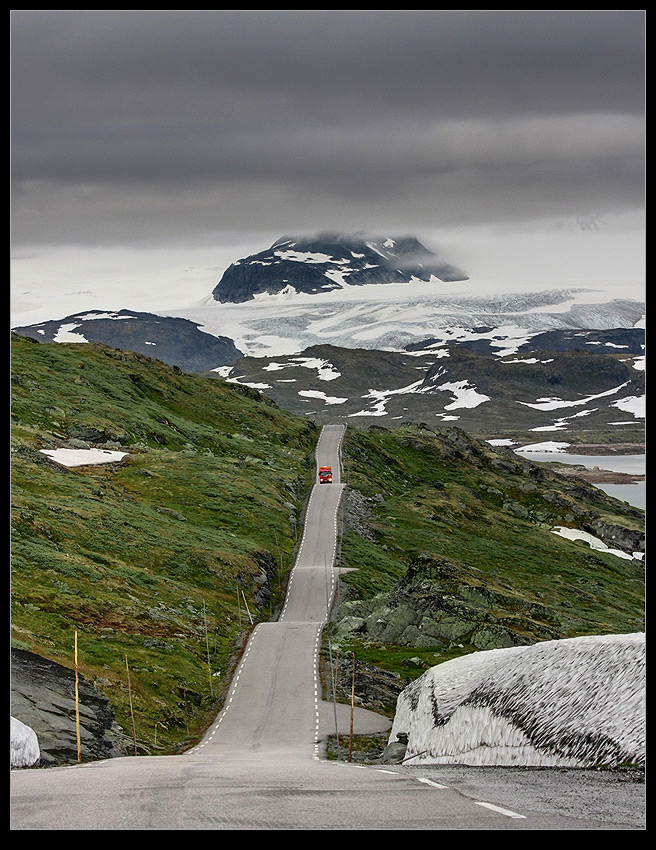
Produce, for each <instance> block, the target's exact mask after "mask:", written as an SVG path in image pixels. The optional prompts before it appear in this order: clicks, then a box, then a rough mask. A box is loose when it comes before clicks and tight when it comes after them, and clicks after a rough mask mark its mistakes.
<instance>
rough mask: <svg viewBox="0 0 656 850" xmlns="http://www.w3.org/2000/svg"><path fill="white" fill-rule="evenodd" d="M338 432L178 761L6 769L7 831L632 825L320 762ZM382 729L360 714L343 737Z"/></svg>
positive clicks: (327, 708)
mask: <svg viewBox="0 0 656 850" xmlns="http://www.w3.org/2000/svg"><path fill="white" fill-rule="evenodd" d="M342 437H343V428H342V427H341V426H325V427H324V428H323V430H322V433H321V437H320V440H319V443H318V447H317V467H319V466H332V468H333V473H334V476H333V483H332V484H331V485H328V484H321V485H319V484H316V485H315V486H314V488H313V490H312V493H311V497H310V500H309V503H308V508H307V513H306V520H305V529H304V535H303V538H302V542H301V545H300V547H299V552H298V556H297V560H296V563H295V566H294V569H293V572H292V576H291V580H290V584H289V589H288V594H287V598H286V602H285V606H284V609H283V612H282V614H281V616H280V619H279V620H278V621H277V622H272V623H269V622H267V623H260V624H259V625H258V626H257V627H256V628H255V629H254V631H253V633H252V635H251V638H250V640H249V643H248V645H247V647H246V650H245V652H244V655H243V657H242V660H241V663H240V665H239V668H238V670H237V672H236V674H235V676H234V679H233V681H232V684H231V690H230V693H229V695H228V698H227V700H226V703H225V705H224V708H223V710H222V711H221V713H220V714H219V715H218V717H217V718H216V721H215V722H214V724H213V725H212V727H211V728H210V729H209V730H208V732H207V734H206V735H205V736H204V738H203V739H202V740H201V741H200V742H199V744H198V745H197V746H195V747H194V748H193V749H191V750H190V751H188V752H187V753H185V754H184V755H180V756H148V757H139V758H116V759H109V760H106V761H101V762H91V763H88V764H82V765H72V766H67V767H58V768H48V769H43V770H14V771H12V773H11V829H12V830H66V829H68V830H71V829H73V830H79V829H88V830H108V829H121V830H199V829H214V830H245V829H249V830H264V829H266V830H283V829H287V830H301V829H306V830H309V829H312V830H318V829H321V830H331V829H332V830H335V829H349V830H360V829H367V830H383V829H384V830H402V829H403V830H407V829H412V830H414V829H441V830H445V829H452V830H455V829H458V830H460V829H474V830H480V829H488V830H489V829H608V828H615V829H631V828H634V827H631V826H626V825H610V826H609V824H608V823H602V822H598V821H593V820H588V819H586V818H572V817H563V816H562V815H560V814H558V813H557V812H549V813H544V812H529V811H521V812H519V811H515V810H514V809H512V808H510V807H506V806H502V805H498V804H495V803H494V802H488V801H487V800H480V799H472V798H471V797H469V796H467V795H466V793H461V792H460V791H459V790H457V789H456V788H453V787H448V786H446V785H444V784H442V783H440V782H438V781H436V780H435V775H434V774H433V778H431V771H430V769H427V770H426V771H425V772H423V773H422V771H413V772H411V773H409V772H408V771H404V770H403V769H402V768H395V767H389V768H387V767H383V766H362V765H356V764H345V763H340V762H334V761H325V760H323V759H322V758H321V741H322V740H323V739H325V737H326V736H327V735H329V734H332V733H334V731H335V726H336V725H338V727H339V731H340V734H348V730H349V726H350V709H349V708H348V707H347V706H336V707H335V706H334V705H333V704H332V703H331V702H328V701H324V700H322V695H321V689H320V682H319V669H318V659H319V646H320V641H321V631H322V629H323V626H324V624H325V622H326V620H327V618H328V615H329V612H330V608H331V605H332V601H333V597H334V592H335V586H336V579H337V575H338V572H339V571H338V570H337V569H336V568H335V566H334V561H335V547H336V541H337V516H338V509H339V502H340V498H341V494H342V490H343V484H342V482H341V478H340V474H339V470H340V445H341V440H342ZM389 727H390V724H389V721H387V720H386V719H385V718H382V717H380V716H378V715H376V714H374V713H372V712H368V711H364V710H362V709H358V710H356V712H355V715H354V731H355V732H356V733H364V732H383V731H386V730H387V729H389Z"/></svg>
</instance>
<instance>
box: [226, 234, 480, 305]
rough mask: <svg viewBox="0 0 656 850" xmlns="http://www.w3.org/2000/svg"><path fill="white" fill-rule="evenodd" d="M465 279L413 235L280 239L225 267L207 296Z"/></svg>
mask: <svg viewBox="0 0 656 850" xmlns="http://www.w3.org/2000/svg"><path fill="white" fill-rule="evenodd" d="M432 277H435V278H438V279H439V280H442V281H456V280H467V279H468V278H467V275H466V274H464V272H462V271H460V270H459V269H457V268H455V266H452V265H450V264H449V263H447V262H445V261H444V260H442V259H440V258H439V257H438V256H436V255H435V254H433V253H432V252H431V251H429V250H428V249H427V248H425V247H424V246H423V245H422V244H421V243H420V242H419V241H418V240H417V239H415V238H414V237H403V238H400V239H396V238H395V239H379V238H375V239H367V238H365V237H359V236H342V235H336V234H319V235H317V236H314V237H309V238H283V239H280V240H278V241H277V242H274V244H273V245H272V246H271V247H270V248H269V249H268V250H266V251H261V252H260V253H258V254H252V255H251V256H249V257H246V258H244V259H242V260H238V261H237V262H235V263H233V264H232V265H231V266H230V267H229V268H227V269H226V271H225V273H224V275H223V277H222V278H221V281H220V282H219V283H218V285H217V286H216V287H215V289H214V291H213V293H212V295H213V296H214V299H215V300H216V301H222V302H242V301H249V300H251V299H252V298H253V296H254V295H258V294H263V293H268V294H269V295H273V294H275V293H277V292H282V291H283V290H284V289H285V288H287V287H293V289H295V290H296V291H297V292H303V293H310V294H316V293H318V292H326V291H329V290H331V289H341V288H343V287H344V286H364V285H366V284H371V283H407V282H409V281H411V280H423V281H429V280H431V278H432Z"/></svg>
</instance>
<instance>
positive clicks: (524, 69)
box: [12, 10, 644, 241]
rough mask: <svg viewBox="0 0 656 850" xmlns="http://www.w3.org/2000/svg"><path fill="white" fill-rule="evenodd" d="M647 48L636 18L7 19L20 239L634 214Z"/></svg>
mask: <svg viewBox="0 0 656 850" xmlns="http://www.w3.org/2000/svg"><path fill="white" fill-rule="evenodd" d="M643 30H644V15H643V13H642V12H641V11H640V10H638V11H629V12H621V11H609V12H605V11H599V10H591V11H585V10H582V11H568V10H565V11H549V10H547V11H544V12H540V11H538V12H530V11H518V12H516V11H515V12H514V11H496V10H492V11H490V12H483V11H476V10H473V11H472V10H464V11H457V10H456V11H432V10H410V11H408V12H403V11H399V10H390V11H382V10H372V11H365V10H354V11H351V10H341V11H340V10H319V11H311V10H271V11H261V10H242V11H240V10H223V11H222V10H219V11H202V10H201V11H191V12H184V11H171V12H168V11H164V10H156V11H154V12H149V11H140V10H137V11H130V10H116V11H111V10H110V11H99V12H94V11H89V10H82V11H75V10H73V11H67V10H64V11H61V10H59V11H58V10H55V11H52V12H51V11H44V10H34V11H31V10H26V11H22V10H18V11H14V12H13V13H12V54H13V55H12V62H13V97H12V109H13V124H12V126H13V160H12V167H13V174H14V178H15V183H16V189H15V194H14V197H15V213H14V226H15V232H16V238H18V239H26V240H28V239H45V238H47V237H48V236H49V234H50V235H52V238H57V239H61V238H64V236H63V233H62V232H63V231H66V230H67V229H68V233H69V238H75V237H76V238H78V239H80V240H82V241H84V240H92V241H96V240H97V241H102V240H103V239H106V238H108V239H112V238H118V239H122V238H126V236H125V235H126V234H127V233H133V234H134V235H140V236H142V237H144V238H145V237H146V236H147V235H148V233H149V232H150V233H152V235H153V236H157V235H158V234H161V235H162V236H163V237H166V236H167V235H168V234H170V233H172V232H176V231H178V232H179V229H180V219H181V217H182V218H183V219H184V221H186V222H187V223H188V226H189V227H194V228H195V227H203V226H205V227H206V228H212V227H214V228H244V227H246V228H249V227H252V228H264V229H272V230H274V231H275V230H281V231H282V230H287V229H289V227H291V226H298V223H300V222H306V223H307V224H308V226H309V227H310V228H312V227H314V226H319V227H321V226H324V225H331V224H332V223H333V221H332V220H333V219H340V220H341V221H342V222H344V220H345V219H346V220H348V219H352V220H353V224H359V227H362V226H365V227H366V226H376V225H378V224H379V223H381V224H382V223H383V222H384V221H385V220H387V219H393V218H394V217H395V216H396V217H397V218H398V220H399V222H400V223H406V222H407V226H408V227H415V226H421V225H422V223H423V224H425V225H432V224H438V225H439V223H440V221H442V220H445V219H449V220H453V219H458V220H461V221H467V222H474V221H477V220H481V221H488V220H491V219H492V218H493V216H495V215H501V216H502V217H508V216H512V215H517V216H520V217H521V216H524V215H527V216H532V217H536V218H539V217H540V216H544V215H551V214H558V211H559V204H560V205H561V208H562V210H561V211H562V212H571V211H572V210H576V211H590V212H593V213H604V212H606V211H607V210H624V209H630V208H631V207H633V206H640V204H641V202H642V200H641V199H642V191H643V168H642V162H643V156H644V154H643V136H644V115H643V113H644V92H643V76H644V44H643ZM390 205H394V210H391V209H390ZM66 215H70V216H71V218H70V220H68V219H66V218H64V216H66ZM169 216H171V217H172V218H171V220H169ZM207 216H210V217H211V218H210V219H209V220H208V218H207Z"/></svg>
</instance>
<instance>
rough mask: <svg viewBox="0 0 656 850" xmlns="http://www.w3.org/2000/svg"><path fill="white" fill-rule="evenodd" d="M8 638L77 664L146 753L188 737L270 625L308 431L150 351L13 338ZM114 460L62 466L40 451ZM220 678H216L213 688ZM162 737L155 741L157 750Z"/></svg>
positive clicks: (300, 490)
mask: <svg viewBox="0 0 656 850" xmlns="http://www.w3.org/2000/svg"><path fill="white" fill-rule="evenodd" d="M11 365H12V480H11V497H12V578H11V596H12V610H11V616H12V639H13V641H14V643H15V645H18V646H20V647H23V648H28V649H30V650H32V651H34V652H37V653H39V654H41V655H43V656H46V657H49V658H52V659H53V660H55V661H58V662H59V663H61V664H64V665H65V666H69V667H71V666H73V663H74V656H73V647H74V632H75V630H77V631H78V641H79V657H80V668H81V672H82V673H83V674H84V675H85V676H86V677H87V678H88V679H90V680H91V681H92V682H95V683H96V685H97V686H98V687H99V689H100V690H102V691H104V692H105V693H106V694H107V695H108V696H109V698H110V701H111V703H112V705H113V707H114V709H115V711H116V715H117V720H118V722H119V723H120V725H121V726H123V728H124V730H125V732H126V733H127V734H130V735H131V720H130V714H129V704H128V703H129V694H128V690H127V681H126V680H127V668H126V657H127V660H128V667H129V669H130V677H131V687H132V689H133V693H132V697H133V708H134V713H135V718H136V727H137V738H138V741H139V743H140V744H143V745H145V746H146V747H148V748H149V749H151V751H153V752H158V751H162V752H163V751H169V750H171V749H175V748H176V747H177V746H178V745H179V744H180V743H181V742H182V741H184V740H193V739H194V738H195V737H196V736H197V734H198V733H199V731H201V730H202V728H203V726H204V725H205V724H206V723H207V722H208V720H209V719H210V717H211V716H212V711H213V710H215V707H216V700H217V698H218V697H220V695H221V692H222V688H224V687H225V686H226V683H227V682H228V681H229V673H230V664H231V659H232V658H233V657H234V654H235V652H236V650H237V649H238V648H239V645H240V640H241V639H243V636H244V635H245V633H246V632H247V630H248V627H249V625H250V617H252V618H253V619H254V620H256V621H257V620H259V619H269V617H270V616H272V615H274V613H275V610H276V606H277V605H278V604H279V603H280V601H281V600H282V598H283V594H284V589H285V584H286V578H287V576H288V573H289V570H290V568H291V566H292V564H293V555H294V549H295V545H296V543H297V537H298V533H299V531H300V527H301V522H302V510H303V507H304V504H305V499H306V496H307V494H308V492H309V487H310V485H311V482H312V480H313V467H314V448H315V445H316V440H317V437H318V429H317V428H316V427H315V426H314V425H313V424H312V423H309V422H307V421H305V420H304V419H302V418H301V417H297V416H293V415H291V414H287V413H285V412H284V411H281V410H279V409H278V408H277V407H275V405H273V404H272V403H271V402H270V401H268V400H266V399H263V398H262V397H261V396H260V395H259V394H258V393H256V392H253V391H252V390H248V389H246V388H243V387H235V386H233V385H231V384H226V383H225V382H223V381H221V380H218V379H216V380H214V379H212V378H208V377H197V376H193V375H189V374H185V373H182V372H180V370H178V369H176V368H175V367H170V366H166V365H164V364H163V363H160V362H159V361H155V360H150V359H148V358H146V357H144V356H142V355H138V354H131V353H126V352H120V351H117V350H114V349H110V348H105V347H102V346H95V345H57V344H48V345H39V344H37V343H34V342H32V341H30V340H27V339H24V338H19V337H13V338H12V364H11ZM76 446H92V447H99V446H102V447H104V448H110V449H118V448H120V449H122V450H123V451H127V452H128V456H127V457H126V458H125V459H124V460H123V461H122V462H121V463H119V464H106V465H102V466H85V467H75V468H66V467H64V466H61V465H60V464H58V463H55V462H53V461H51V460H50V459H49V458H48V457H46V456H45V455H44V454H42V453H41V452H40V450H41V449H54V448H59V447H69V448H70V447H76ZM210 671H211V673H212V674H216V673H218V672H219V671H220V675H212V676H210ZM155 742H156V743H155Z"/></svg>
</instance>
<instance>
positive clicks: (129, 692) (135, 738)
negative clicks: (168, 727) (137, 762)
mask: <svg viewBox="0 0 656 850" xmlns="http://www.w3.org/2000/svg"><path fill="white" fill-rule="evenodd" d="M125 669H126V671H127V674H128V697H129V700H130V717H131V718H132V740H133V741H134V754H135V756H136V754H137V730H136V728H135V725H134V709H133V708H132V686H131V685H130V668H129V666H128V657H127V655H126V656H125Z"/></svg>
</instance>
